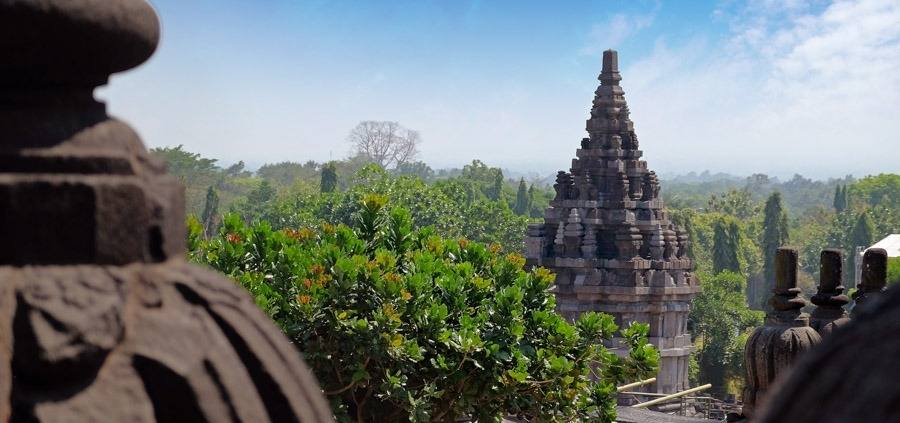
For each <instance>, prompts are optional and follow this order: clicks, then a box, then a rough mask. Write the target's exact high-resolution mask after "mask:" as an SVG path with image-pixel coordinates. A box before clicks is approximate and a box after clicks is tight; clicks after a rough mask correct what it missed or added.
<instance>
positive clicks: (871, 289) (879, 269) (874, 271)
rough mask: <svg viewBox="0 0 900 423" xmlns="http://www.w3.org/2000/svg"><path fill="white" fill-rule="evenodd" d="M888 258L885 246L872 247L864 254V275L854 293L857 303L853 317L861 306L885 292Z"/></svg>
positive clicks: (854, 299)
mask: <svg viewBox="0 0 900 423" xmlns="http://www.w3.org/2000/svg"><path fill="white" fill-rule="evenodd" d="M887 260H888V255H887V251H885V250H884V249H883V248H870V249H868V250H866V253H865V254H863V261H862V277H861V278H860V282H859V286H858V287H857V290H856V292H855V293H853V301H854V302H855V303H856V304H855V305H854V306H853V311H852V312H851V314H852V315H853V317H856V313H857V311H856V310H857V309H859V307H860V306H864V305H865V304H866V303H868V302H869V301H872V299H873V298H875V297H878V296H879V295H881V293H883V292H884V290H885V285H886V284H887Z"/></svg>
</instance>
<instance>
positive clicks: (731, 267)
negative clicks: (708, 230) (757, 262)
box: [713, 217, 741, 274]
mask: <svg viewBox="0 0 900 423" xmlns="http://www.w3.org/2000/svg"><path fill="white" fill-rule="evenodd" d="M714 231H715V232H714V235H713V272H715V273H719V272H723V271H726V270H727V271H730V272H734V273H738V274H739V273H741V260H740V258H739V257H738V254H739V252H740V245H741V228H740V227H739V226H738V223H737V222H736V221H735V220H734V218H727V219H726V218H724V217H723V218H720V219H719V220H718V221H717V222H716V226H715V229H714Z"/></svg>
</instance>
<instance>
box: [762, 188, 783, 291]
mask: <svg viewBox="0 0 900 423" xmlns="http://www.w3.org/2000/svg"><path fill="white" fill-rule="evenodd" d="M763 215H764V220H763V236H762V242H761V243H760V245H761V247H762V251H763V263H764V264H763V269H764V272H763V274H764V277H765V283H766V284H765V286H766V288H767V289H765V290H764V292H770V291H771V289H772V288H774V283H775V251H776V250H778V248H779V247H781V246H783V245H786V244H787V243H788V240H789V239H790V237H789V235H788V221H787V213H785V211H784V208H783V207H782V205H781V194H780V193H778V192H774V193H772V195H770V196H769V198H768V199H767V200H766V207H765V209H764V211H763Z"/></svg>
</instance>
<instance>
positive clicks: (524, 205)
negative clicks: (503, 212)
mask: <svg viewBox="0 0 900 423" xmlns="http://www.w3.org/2000/svg"><path fill="white" fill-rule="evenodd" d="M530 203H531V202H530V201H529V196H528V187H527V186H526V185H525V178H521V179H519V189H518V190H517V191H516V205H515V207H513V211H514V212H516V214H526V213H528V211H529V209H530V207H529V206H530Z"/></svg>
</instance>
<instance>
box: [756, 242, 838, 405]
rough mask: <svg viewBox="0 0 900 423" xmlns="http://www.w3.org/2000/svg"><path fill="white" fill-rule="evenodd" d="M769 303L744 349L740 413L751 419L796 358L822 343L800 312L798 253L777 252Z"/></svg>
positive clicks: (788, 251)
mask: <svg viewBox="0 0 900 423" xmlns="http://www.w3.org/2000/svg"><path fill="white" fill-rule="evenodd" d="M772 292H773V295H772V297H771V299H770V300H769V304H770V305H771V306H772V310H771V311H770V312H769V313H768V314H767V315H766V321H765V325H763V326H761V327H758V328H756V330H755V331H754V332H753V334H752V335H750V338H748V339H747V345H746V347H745V349H744V366H745V367H746V369H745V370H746V375H745V376H746V377H745V382H744V394H743V402H744V403H743V409H742V413H743V415H744V417H747V418H750V419H752V418H753V416H754V413H755V411H756V408H757V407H758V406H759V405H760V404H761V403H763V402H764V401H765V400H766V398H765V397H766V395H767V393H768V391H769V389H770V388H771V387H772V386H773V383H774V382H775V381H776V380H778V378H779V377H780V376H781V375H782V374H784V373H786V371H787V370H788V369H789V368H790V367H791V365H792V364H793V363H794V362H795V361H796V360H797V358H798V357H799V356H800V355H801V354H803V353H805V352H806V351H808V350H809V349H811V348H812V347H813V346H815V345H816V344H818V343H819V342H820V341H821V339H822V338H821V337H820V336H819V334H818V333H817V332H816V331H815V329H813V328H811V327H810V326H809V316H807V315H806V314H804V313H802V312H801V311H800V309H801V308H803V307H804V306H805V305H806V301H804V300H803V298H802V297H800V293H801V290H800V288H798V287H797V250H795V249H793V248H785V247H782V248H779V249H778V251H776V254H775V288H774V289H773V290H772Z"/></svg>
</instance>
